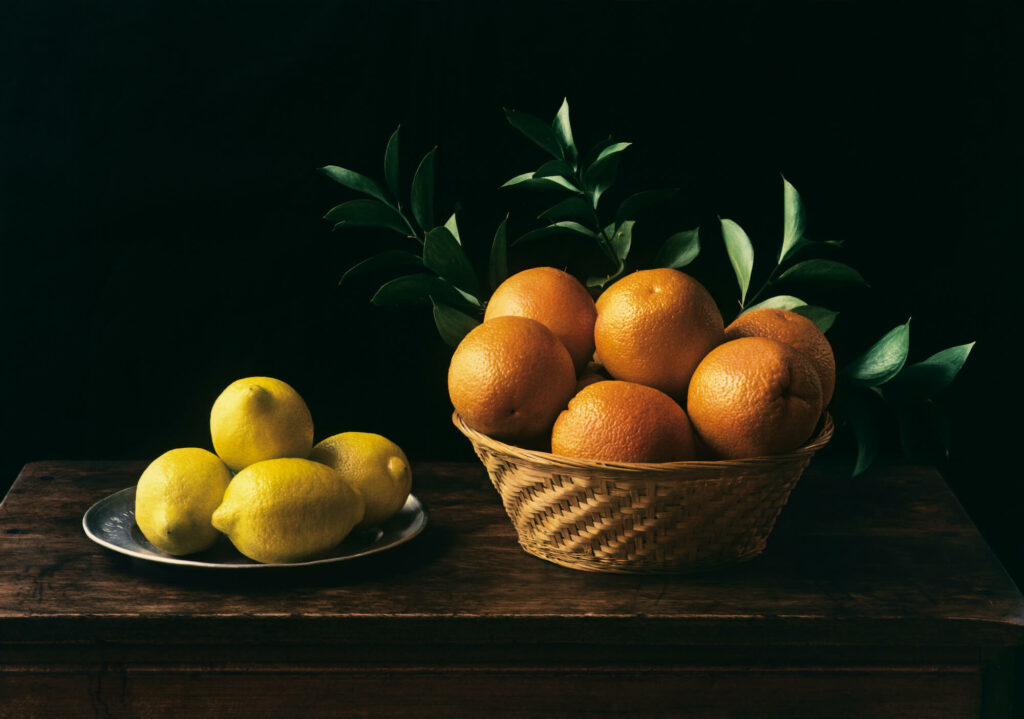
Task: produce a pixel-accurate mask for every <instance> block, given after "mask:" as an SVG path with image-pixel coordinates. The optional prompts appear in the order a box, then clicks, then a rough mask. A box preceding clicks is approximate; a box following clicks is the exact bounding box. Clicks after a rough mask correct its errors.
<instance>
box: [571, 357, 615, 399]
mask: <svg viewBox="0 0 1024 719" xmlns="http://www.w3.org/2000/svg"><path fill="white" fill-rule="evenodd" d="M607 379H608V376H607V375H606V374H605V372H604V367H602V366H601V365H600V364H598V363H597V362H588V363H587V366H586V367H584V368H583V371H582V372H580V377H579V379H578V380H576V391H575V392H574V394H579V393H580V390H581V389H583V388H584V387H586V386H587V385H592V384H594V383H595V382H604V381H605V380H607Z"/></svg>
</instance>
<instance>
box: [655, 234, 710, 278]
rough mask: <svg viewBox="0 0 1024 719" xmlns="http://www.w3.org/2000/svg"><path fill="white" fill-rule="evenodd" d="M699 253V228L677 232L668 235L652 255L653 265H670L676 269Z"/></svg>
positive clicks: (692, 259)
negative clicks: (656, 252)
mask: <svg viewBox="0 0 1024 719" xmlns="http://www.w3.org/2000/svg"><path fill="white" fill-rule="evenodd" d="M699 254H700V228H699V227H695V228H694V229H692V230H685V231H683V232H677V233H675V234H674V235H671V236H669V238H668V239H667V240H665V241H664V242H663V243H662V245H661V247H660V248H659V249H658V254H657V255H655V256H654V266H655V267H671V268H672V269H674V270H678V269H679V268H680V267H686V266H687V265H688V264H690V263H691V262H693V261H694V260H695V259H697V255H699Z"/></svg>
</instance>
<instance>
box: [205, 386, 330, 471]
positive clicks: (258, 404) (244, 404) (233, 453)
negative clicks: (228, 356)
mask: <svg viewBox="0 0 1024 719" xmlns="http://www.w3.org/2000/svg"><path fill="white" fill-rule="evenodd" d="M210 434H211V435H212V437H213V448H214V450H215V451H216V452H217V454H218V455H220V458H221V459H223V460H224V463H225V464H227V465H228V466H229V467H231V469H233V470H235V471H238V470H240V469H244V468H245V467H248V466H249V465H250V464H253V463H255V462H262V461H263V460H265V459H276V458H278V457H303V458H304V457H307V456H308V455H309V450H310V449H312V447H313V418H312V417H311V416H310V414H309V408H308V407H307V406H306V403H305V402H304V401H303V399H302V397H300V396H299V393H298V392H296V391H295V390H294V389H292V388H291V386H289V385H288V384H286V383H284V382H282V381H281V380H279V379H273V378H272V377H247V378H245V379H240V380H236V381H234V382H232V383H231V384H229V385H228V386H227V388H226V389H225V390H224V391H223V392H221V393H220V396H219V397H218V398H217V401H216V402H214V403H213V410H212V411H211V412H210Z"/></svg>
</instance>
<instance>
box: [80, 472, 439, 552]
mask: <svg viewBox="0 0 1024 719" xmlns="http://www.w3.org/2000/svg"><path fill="white" fill-rule="evenodd" d="M425 526H427V513H426V511H425V510H424V509H423V505H422V504H421V503H420V501H419V500H418V499H417V498H416V497H415V496H413V495H411V494H410V495H409V499H407V500H406V502H405V506H404V507H402V509H401V510H400V511H399V512H398V514H396V515H395V516H394V517H392V518H391V519H389V520H388V521H386V522H384V523H383V524H381V525H380V526H378V527H371V528H368V529H356V530H354V531H353V532H352V533H351V534H349V536H348V537H346V538H345V541H344V542H342V543H341V544H339V545H338V546H337V547H335V548H334V549H332V550H331V551H330V553H329V554H328V555H327V556H325V557H322V558H320V559H314V560H311V561H308V562H295V563H292V564H260V563H259V562H254V561H253V560H251V559H249V558H248V557H245V556H243V555H242V554H241V553H240V552H239V551H238V550H237V549H235V547H234V545H232V544H231V542H230V541H229V540H228V538H227V537H223V536H222V537H221V538H220V539H218V540H217V543H216V544H215V545H214V546H213V547H211V548H210V549H207V550H206V551H204V552H198V553H196V554H190V555H188V556H186V557H175V556H173V555H170V554H167V553H166V552H162V551H160V550H159V549H157V548H156V547H154V546H153V545H152V544H150V543H149V541H148V540H147V539H146V538H145V537H144V536H143V535H142V532H141V531H140V530H139V526H138V525H137V524H136V523H135V487H128V488H127V489H122V490H121V491H120V492H114V493H113V494H111V495H108V496H106V497H104V498H103V499H101V500H100V501H98V502H97V503H96V504H94V505H92V506H91V507H90V508H89V510H88V511H87V512H86V513H85V516H84V517H82V528H83V529H85V533H86V535H88V537H89V539H91V540H92V541H94V542H96V543H97V544H99V545H101V546H104V547H106V548H107V549H112V550H114V551H115V552H120V553H121V554H127V555H128V556H130V557H135V558H136V559H144V560H147V561H150V562H160V563H162V564H177V565H181V566H186V567H203V568H207V569H260V568H268V567H309V566H314V565H319V564H330V563H332V562H342V561H344V560H346V559H355V558H356V557H363V556H366V555H367V554H375V553H377V552H382V551H384V550H385V549H389V548H391V547H394V546H397V545H399V544H403V543H405V542H408V541H409V540H410V539H412V538H413V537H415V536H416V535H417V534H419V533H420V532H422V531H423V528H424V527H425Z"/></svg>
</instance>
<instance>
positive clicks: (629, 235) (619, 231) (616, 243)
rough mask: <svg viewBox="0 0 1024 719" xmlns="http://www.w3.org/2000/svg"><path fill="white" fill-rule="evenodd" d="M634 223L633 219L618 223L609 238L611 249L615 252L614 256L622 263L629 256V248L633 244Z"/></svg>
mask: <svg viewBox="0 0 1024 719" xmlns="http://www.w3.org/2000/svg"><path fill="white" fill-rule="evenodd" d="M635 224H636V221H634V220H626V221H625V222H623V223H622V224H621V225H619V226H618V227H617V228H616V229H615V232H613V233H612V236H611V237H610V238H609V239H610V242H611V245H612V250H613V251H614V252H615V256H616V257H617V258H618V260H619V262H620V263H622V262H624V261H625V260H626V257H628V256H629V248H630V247H632V245H633V225H635Z"/></svg>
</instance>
